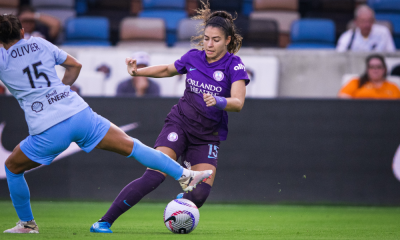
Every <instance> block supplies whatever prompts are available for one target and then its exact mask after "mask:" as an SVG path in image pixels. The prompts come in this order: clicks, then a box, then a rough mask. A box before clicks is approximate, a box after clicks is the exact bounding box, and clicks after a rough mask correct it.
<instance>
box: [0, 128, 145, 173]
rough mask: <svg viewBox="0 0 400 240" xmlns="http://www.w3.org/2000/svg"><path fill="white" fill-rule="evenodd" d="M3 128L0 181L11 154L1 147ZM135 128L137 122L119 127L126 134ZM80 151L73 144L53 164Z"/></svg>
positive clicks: (0, 140) (1, 131)
mask: <svg viewBox="0 0 400 240" xmlns="http://www.w3.org/2000/svg"><path fill="white" fill-rule="evenodd" d="M5 126H6V123H5V122H2V123H0V179H3V178H6V170H5V168H4V163H5V162H6V160H7V158H8V156H10V155H11V152H10V151H8V150H7V149H5V148H4V146H3V143H2V134H3V130H4V127H5ZM137 127H139V124H138V123H137V122H135V123H130V124H127V125H123V126H120V127H119V128H121V129H122V130H123V131H124V132H128V131H131V130H133V129H135V128H137ZM80 151H82V149H81V148H80V147H79V146H78V144H76V143H74V142H73V143H71V145H69V147H68V148H67V149H66V150H65V151H64V152H62V153H61V154H60V155H58V156H57V157H56V158H55V159H54V160H53V162H55V161H58V160H60V159H63V158H66V157H69V156H71V155H73V154H75V153H78V152H80ZM44 166H47V165H41V166H39V167H37V168H34V169H31V170H29V171H26V172H25V173H28V172H30V171H34V170H36V169H38V168H41V167H44Z"/></svg>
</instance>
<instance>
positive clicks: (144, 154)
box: [128, 138, 184, 180]
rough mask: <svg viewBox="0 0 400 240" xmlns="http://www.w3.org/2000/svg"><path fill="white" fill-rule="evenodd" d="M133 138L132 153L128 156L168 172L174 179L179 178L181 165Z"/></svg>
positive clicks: (181, 171) (181, 172)
mask: <svg viewBox="0 0 400 240" xmlns="http://www.w3.org/2000/svg"><path fill="white" fill-rule="evenodd" d="M132 139H133V149H132V153H131V154H130V155H129V156H128V158H135V159H136V160H137V161H138V162H140V163H141V164H143V165H145V166H146V167H148V168H151V169H155V170H159V171H161V172H163V173H166V174H168V175H169V176H171V177H173V178H174V179H175V180H178V179H179V178H181V176H182V174H183V173H184V171H183V167H182V166H181V165H179V164H178V163H177V162H176V161H174V160H173V159H172V158H170V157H168V156H167V155H166V154H164V153H162V152H160V151H158V150H155V149H153V148H150V147H148V146H146V145H144V144H143V143H142V142H140V141H139V140H138V139H136V138H132Z"/></svg>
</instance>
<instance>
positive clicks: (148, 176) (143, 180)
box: [90, 147, 176, 233]
mask: <svg viewBox="0 0 400 240" xmlns="http://www.w3.org/2000/svg"><path fill="white" fill-rule="evenodd" d="M157 150H160V151H161V152H163V153H164V154H166V155H168V156H169V157H170V158H171V159H175V160H176V153H175V152H174V150H172V149H170V148H167V147H158V148H157ZM165 177H166V174H165V173H162V172H159V171H155V170H152V169H147V170H146V172H145V173H144V174H143V176H142V177H140V178H138V179H136V180H134V181H132V182H131V183H129V184H128V185H126V186H125V187H124V189H122V191H121V192H120V193H119V195H118V196H117V198H116V199H115V200H114V202H113V203H112V204H111V206H110V208H109V209H108V211H107V213H106V214H105V215H104V216H103V217H102V218H101V219H100V220H99V221H98V222H96V223H94V224H93V225H92V227H91V228H90V231H91V232H99V233H112V231H111V230H110V227H111V225H112V224H113V223H114V221H115V220H117V218H119V216H121V215H122V214H123V213H124V212H126V211H128V210H129V209H130V208H131V207H133V206H134V205H136V204H137V203H138V202H139V201H140V200H141V199H142V198H143V197H144V196H146V195H147V194H149V193H150V192H152V191H154V190H155V189H156V188H157V187H158V186H159V185H160V184H161V183H162V182H164V180H165Z"/></svg>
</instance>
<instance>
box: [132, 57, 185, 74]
mask: <svg viewBox="0 0 400 240" xmlns="http://www.w3.org/2000/svg"><path fill="white" fill-rule="evenodd" d="M125 63H126V65H127V69H128V73H129V74H130V75H131V76H143V77H152V78H163V77H172V76H175V75H178V74H179V73H178V71H177V70H176V68H175V65H174V64H164V65H156V66H150V67H145V68H140V69H137V66H136V59H132V58H126V59H125Z"/></svg>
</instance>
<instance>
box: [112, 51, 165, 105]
mask: <svg viewBox="0 0 400 240" xmlns="http://www.w3.org/2000/svg"><path fill="white" fill-rule="evenodd" d="M132 58H133V59H136V61H137V62H136V64H137V68H138V69H139V68H144V67H147V66H149V61H150V56H149V54H147V53H146V52H137V53H134V54H133V56H132ZM117 96H118V97H143V96H146V97H147V96H149V97H159V96H160V87H159V85H158V84H157V83H156V82H154V81H152V80H150V79H148V78H147V77H141V76H135V77H130V78H129V79H127V80H124V81H122V82H121V83H120V84H119V85H118V88H117Z"/></svg>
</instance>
